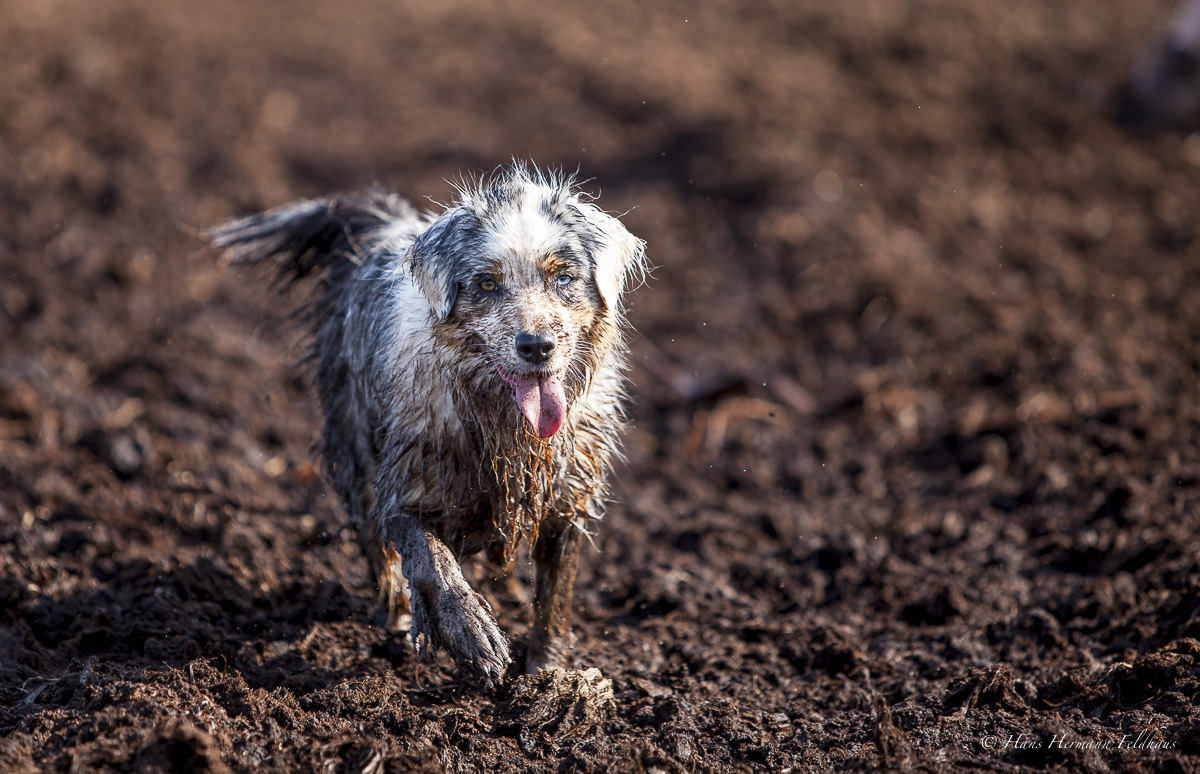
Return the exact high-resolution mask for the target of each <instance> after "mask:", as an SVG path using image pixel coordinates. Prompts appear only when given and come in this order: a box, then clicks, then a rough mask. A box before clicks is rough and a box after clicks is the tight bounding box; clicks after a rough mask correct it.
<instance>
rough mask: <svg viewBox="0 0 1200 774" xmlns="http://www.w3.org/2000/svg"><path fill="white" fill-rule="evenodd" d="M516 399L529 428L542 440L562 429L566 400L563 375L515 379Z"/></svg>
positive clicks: (519, 377)
mask: <svg viewBox="0 0 1200 774" xmlns="http://www.w3.org/2000/svg"><path fill="white" fill-rule="evenodd" d="M513 398H514V399H516V401H517V405H518V406H519V407H520V408H521V413H522V414H524V415H525V419H526V420H528V421H529V424H530V426H532V427H533V428H534V429H535V430H537V434H538V437H539V438H549V437H550V436H552V435H554V434H555V433H557V432H558V428H560V427H562V423H563V416H564V415H565V414H566V413H567V398H566V396H565V395H563V375H562V372H561V371H560V372H559V373H556V374H551V375H550V376H542V377H538V376H517V377H515V378H514V379H513Z"/></svg>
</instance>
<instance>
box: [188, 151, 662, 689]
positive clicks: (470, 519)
mask: <svg viewBox="0 0 1200 774" xmlns="http://www.w3.org/2000/svg"><path fill="white" fill-rule="evenodd" d="M208 234H209V237H210V238H211V242H212V245H213V246H214V247H215V248H223V249H224V250H225V251H226V254H227V255H228V256H229V257H230V258H231V260H232V261H234V262H235V263H251V264H258V263H268V264H271V263H273V264H275V266H276V267H277V269H278V271H279V272H280V275H281V277H283V278H284V279H285V280H288V281H289V282H290V281H291V280H294V279H296V278H299V277H302V276H304V275H307V274H310V273H318V274H319V276H320V285H319V287H318V289H317V290H316V291H315V293H314V296H313V299H312V301H311V303H310V305H309V306H308V307H306V308H305V312H304V314H305V315H306V316H307V317H308V318H309V322H310V323H311V326H312V332H313V344H312V349H311V353H310V354H311V359H312V362H313V365H314V369H315V378H316V385H317V389H318V392H319V393H320V399H321V405H322V407H323V409H324V418H325V422H324V431H323V434H322V440H321V449H320V451H321V455H322V457H323V460H324V466H325V472H326V475H327V477H328V479H329V480H330V482H331V484H332V485H333V487H334V489H335V490H337V492H338V494H339V495H340V497H341V499H342V501H343V503H344V505H345V508H346V511H347V513H348V515H349V518H350V521H351V522H352V523H353V524H354V525H355V526H356V528H357V531H358V536H359V542H360V544H361V545H362V547H363V549H364V551H365V552H366V554H367V556H368V558H369V559H370V563H371V566H372V568H373V570H374V572H375V576H376V579H377V581H378V584H379V588H380V591H381V594H382V595H383V597H384V599H385V600H386V601H387V603H388V606H389V608H390V610H391V611H392V613H393V615H396V614H398V613H400V612H402V611H403V610H404V609H405V608H406V606H410V608H409V609H410V610H411V615H412V637H413V642H414V643H415V644H416V646H417V648H418V651H419V652H421V653H422V654H424V655H432V654H435V653H436V652H437V651H438V649H439V648H445V649H446V650H447V651H449V653H450V654H451V656H453V658H454V659H455V661H456V662H457V663H458V664H459V665H460V666H463V667H466V668H468V669H470V670H472V671H474V673H475V674H476V675H477V676H479V677H481V678H483V679H484V680H486V681H488V682H491V681H494V680H498V679H500V678H502V676H503V675H504V673H505V670H506V668H507V666H508V665H509V663H510V657H509V649H508V643H507V641H506V640H505V637H504V635H503V634H502V633H501V631H500V629H499V628H498V627H497V625H496V622H495V620H494V619H493V617H492V616H491V614H490V613H489V611H488V609H487V604H486V602H485V601H484V600H483V598H482V597H480V596H479V595H478V594H476V593H475V592H474V591H472V590H471V588H470V586H469V585H468V584H467V582H466V580H465V579H464V577H463V573H462V570H461V568H460V566H459V561H461V560H462V559H464V558H465V557H467V556H469V555H471V554H473V553H475V552H477V551H479V550H481V549H485V548H486V549H488V551H489V555H490V556H494V557H497V558H501V559H503V560H504V561H505V562H506V563H507V562H508V561H509V560H511V557H512V556H513V553H514V551H515V550H516V549H517V547H518V546H519V545H520V544H521V543H522V542H527V544H528V545H529V547H530V550H531V553H532V556H533V558H534V562H535V565H536V578H537V580H536V591H535V611H534V618H535V620H534V626H533V631H532V633H531V635H530V639H529V643H528V648H527V655H526V663H525V669H526V671H527V672H534V671H536V670H538V669H540V668H546V667H555V666H564V665H566V662H567V648H568V647H569V640H570V636H571V633H570V628H571V600H572V595H573V588H574V583H575V575H576V568H577V566H578V557H579V549H580V543H581V540H582V538H583V536H584V535H585V532H586V530H587V527H588V524H589V523H590V522H591V521H593V520H595V519H598V518H600V516H601V515H602V512H603V509H604V503H605V489H606V483H605V482H606V477H607V474H608V470H609V467H610V465H611V463H612V461H613V459H614V457H615V456H616V455H617V454H618V441H619V437H620V430H621V426H622V423H623V419H624V417H623V410H622V401H623V399H624V378H623V376H622V369H623V358H624V355H625V346H624V340H623V326H624V322H623V320H624V317H623V311H622V300H621V299H622V293H623V292H624V290H625V286H626V284H627V282H628V281H629V279H630V277H631V276H638V275H640V274H641V273H642V272H644V267H645V257H644V256H645V253H644V243H643V242H642V241H641V240H639V239H637V238H635V237H634V236H633V235H632V234H630V233H629V232H628V231H627V230H626V229H625V228H624V227H623V226H622V225H621V223H620V222H619V221H618V220H617V219H616V218H615V217H613V216H611V215H608V214H606V213H605V212H603V211H602V210H601V209H600V208H599V207H597V206H596V205H595V204H593V203H592V201H591V200H590V198H589V197H587V196H586V195H585V194H582V193H581V192H580V191H579V190H578V189H577V188H576V186H575V184H574V181H573V179H571V178H564V177H562V176H558V175H553V174H547V173H542V172H539V171H537V170H530V169H527V168H526V167H524V166H523V165H520V164H517V163H514V164H513V165H512V166H511V167H508V168H506V169H504V170H502V171H500V172H497V173H496V174H494V175H493V176H492V177H491V178H489V179H486V180H483V181H480V182H478V183H471V184H465V185H463V186H461V187H460V189H459V198H458V199H457V201H456V202H454V203H453V204H452V205H450V206H448V207H446V208H445V210H444V211H443V212H441V213H435V214H420V213H418V212H417V211H416V210H415V209H414V208H413V207H412V206H411V205H410V204H409V203H408V202H406V201H405V200H403V199H401V198H400V197H398V196H396V195H394V194H389V193H385V192H381V191H374V192H369V193H367V194H363V195H358V196H347V197H337V198H330V199H319V200H306V201H299V202H295V203H293V204H289V205H286V206H284V207H280V208H279V209H275V210H271V211H269V212H265V213H262V214H258V215H253V216H250V217H247V218H244V219H242V220H237V221H233V222H231V223H227V224H225V225H222V226H218V227H216V228H214V229H212V230H211V231H209V232H208ZM406 581H407V582H406Z"/></svg>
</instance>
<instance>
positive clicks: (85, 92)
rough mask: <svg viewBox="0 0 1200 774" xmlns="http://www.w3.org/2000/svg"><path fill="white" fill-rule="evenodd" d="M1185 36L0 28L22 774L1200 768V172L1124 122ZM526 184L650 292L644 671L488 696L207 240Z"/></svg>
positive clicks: (453, 23) (736, 25)
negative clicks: (382, 593)
mask: <svg viewBox="0 0 1200 774" xmlns="http://www.w3.org/2000/svg"><path fill="white" fill-rule="evenodd" d="M1170 5H1171V3H1169V2H1166V1H1165V0H1153V1H1151V0H1145V1H1144V2H1129V1H1128V0H1092V1H1091V2H1088V3H1086V4H1079V3H1075V4H1069V3H1062V4H1056V3H1042V2H1034V1H1033V0H1011V2H1004V3H1000V2H991V3H984V2H961V1H960V2H955V1H954V0H924V1H922V2H915V1H914V2H901V1H899V0H850V1H849V2H838V3H817V2H785V1H783V0H779V1H768V2H756V3H739V2H733V1H732V0H730V1H728V2H726V1H723V0H717V1H714V2H706V3H701V4H692V3H683V2H672V1H670V0H668V1H667V2H655V3H635V2H616V0H613V1H612V2H603V3H581V2H563V3H555V4H551V3H545V4H542V3H536V2H532V1H531V0H515V2H511V3H505V4H502V5H500V4H497V5H496V6H492V5H485V4H474V3H457V2H443V3H431V4H418V3H397V2H380V1H379V0H343V1H342V2H338V3H316V2H310V0H300V1H299V2H282V0H261V1H259V0H255V1H254V2H244V1H243V0H210V2H205V3H189V2H182V0H90V1H89V2H86V3H72V2H66V1H65V0H63V1H61V2H59V1H56V0H4V1H3V2H0V73H2V74H3V77H2V78H0V770H2V771H5V772H8V771H17V772H21V771H35V770H48V771H82V772H89V771H135V770H136V771H213V772H256V774H257V773H258V772H275V771H279V772H285V771H305V770H319V771H331V772H333V771H337V772H342V771H345V772H354V773H355V774H358V773H359V772H372V773H373V772H383V771H388V772H398V771H410V770H412V771H441V770H446V771H477V772H490V771H535V772H542V771H545V772H570V771H606V770H624V771H664V772H673V771H709V770H712V771H730V770H771V771H787V770H791V771H805V772H818V771H827V770H871V769H876V768H880V767H885V768H891V769H896V770H909V771H911V770H919V771H968V770H970V771H1026V770H1033V769H1043V768H1052V769H1056V770H1060V771H1071V772H1075V771H1089V772H1102V771H1109V770H1130V771H1194V770H1197V768H1200V757H1198V756H1200V617H1198V616H1200V544H1198V542H1197V533H1198V529H1200V389H1198V388H1200V383H1198V382H1200V379H1198V377H1197V369H1198V368H1200V343H1198V337H1200V242H1198V241H1197V233H1196V228H1197V214H1198V213H1200V188H1198V186H1197V180H1198V176H1200V135H1189V134H1188V133H1187V132H1179V133H1171V134H1165V135H1159V136H1138V135H1133V134H1129V133H1127V132H1125V131H1123V130H1122V129H1121V128H1120V127H1118V126H1116V125H1114V123H1113V122H1112V121H1111V120H1110V116H1111V114H1112V109H1113V104H1114V95H1115V94H1116V92H1117V90H1118V89H1119V87H1120V85H1121V82H1122V80H1123V78H1124V77H1125V74H1126V73H1127V71H1128V68H1129V67H1130V64H1131V62H1132V61H1133V60H1134V58H1135V56H1136V55H1137V53H1138V52H1139V51H1140V49H1141V47H1142V46H1143V45H1144V44H1145V42H1146V41H1148V40H1149V39H1150V38H1152V37H1153V35H1154V34H1156V32H1157V30H1158V29H1159V27H1160V25H1161V24H1162V23H1163V22H1164V20H1165V17H1166V14H1167V13H1168V12H1169V6H1170ZM1060 6H1061V7H1060ZM512 156H517V157H522V158H526V157H527V158H533V159H534V160H536V161H537V162H539V163H541V164H544V165H560V166H563V167H566V168H567V169H575V168H576V167H578V168H579V169H580V171H581V174H582V176H583V177H584V178H591V179H592V182H589V183H587V184H586V187H587V188H588V190H590V191H593V192H597V193H601V194H602V198H601V200H600V201H601V203H602V204H603V205H604V206H605V207H606V208H607V209H609V210H610V211H616V212H626V211H628V212H627V214H625V215H624V221H625V223H626V224H627V225H628V226H629V228H630V229H631V230H632V231H634V232H635V233H637V234H638V235H639V236H642V237H643V238H645V239H646V240H647V241H648V243H649V254H650V257H651V259H652V261H653V262H654V263H655V264H656V265H657V266H658V268H657V270H656V271H655V273H654V276H653V278H652V280H651V281H650V282H649V284H648V285H647V286H645V287H643V288H640V289H638V290H637V291H636V292H635V293H634V294H633V296H632V313H631V317H632V321H633V323H634V325H635V326H636V327H637V330H638V334H637V336H636V337H635V339H634V341H633V344H632V348H633V361H634V366H633V369H632V372H631V376H632V379H633V381H634V382H635V387H634V393H635V396H636V398H635V402H634V404H633V408H632V414H633V418H634V424H635V429H634V430H633V431H632V432H631V433H630V435H629V436H628V438H627V442H626V448H627V452H628V462H627V463H626V464H625V465H624V466H623V467H622V468H621V470H620V471H619V474H618V475H617V476H616V478H615V480H614V482H613V492H614V498H615V500H616V503H615V504H614V506H613V508H612V509H611V514H610V516H609V518H607V519H606V520H605V521H604V522H603V524H601V525H600V527H599V529H598V530H597V534H596V535H595V538H594V546H593V547H588V548H587V549H586V550H585V558H584V563H583V568H582V571H581V579H580V583H579V590H578V594H577V600H576V619H577V626H576V633H577V635H578V642H577V644H576V647H575V651H574V652H575V662H576V666H577V667H578V668H579V669H580V670H583V669H585V668H587V667H595V668H598V669H599V670H600V673H601V675H602V676H603V677H602V678H600V677H597V676H596V675H595V673H589V672H584V671H579V672H569V673H567V674H565V675H557V676H547V675H543V677H542V678H541V679H535V678H525V677H522V678H513V679H511V680H510V681H509V682H507V683H506V684H505V685H503V686H500V687H498V688H496V689H495V690H492V691H487V690H483V689H479V688H476V687H472V686H470V685H468V684H466V683H464V682H463V681H461V680H460V679H459V678H458V677H456V676H455V675H454V674H453V672H452V671H451V669H450V665H449V664H448V663H446V662H445V661H444V660H443V661H439V662H437V663H434V664H422V663H418V662H417V661H416V659H415V658H414V655H413V652H412V649H411V647H410V645H409V644H408V642H407V641H406V640H405V638H404V637H403V636H401V635H397V634H395V633H392V632H389V631H387V630H385V629H383V628H380V627H378V626H375V625H373V623H372V622H373V621H374V620H375V619H374V618H373V614H374V610H375V593H374V589H373V588H372V587H371V586H370V583H369V580H368V577H367V567H366V564H365V562H364V560H363V558H362V557H361V556H360V552H359V550H358V548H357V545H356V544H355V543H354V541H353V536H352V535H351V534H349V532H348V531H347V530H346V529H344V528H343V526H342V524H343V516H342V514H341V512H340V509H339V506H338V504H337V502H336V498H335V497H334V496H333V495H332V492H331V491H330V490H329V488H328V487H327V486H326V485H325V484H324V482H323V480H322V478H321V477H320V473H319V471H320V460H318V459H316V458H315V457H314V456H313V455H312V453H311V451H310V449H311V446H312V442H313V440H314V438H315V434H316V432H317V428H318V426H319V416H318V413H317V405H316V403H315V400H314V398H313V396H312V393H311V391H310V389H309V387H308V385H307V382H306V378H305V376H304V375H303V373H301V372H299V371H297V370H296V368H295V367H294V365H293V364H294V362H295V360H296V358H297V356H298V355H299V353H300V351H301V350H300V348H301V346H302V340H301V338H300V335H299V331H298V330H297V329H296V326H295V324H294V323H293V322H292V321H291V320H290V319H289V318H288V310H289V309H290V308H291V306H292V304H293V303H294V301H295V300H297V299H296V298H295V297H294V296H293V297H290V298H281V297H279V296H277V295H274V294H272V293H271V292H270V290H269V288H268V278H267V277H264V276H259V275H256V274H254V273H253V272H247V273H245V274H239V273H237V272H235V271H233V270H228V269H222V268H221V267H219V266H218V265H217V261H216V260H215V259H214V257H213V256H211V255H208V254H206V253H205V252H204V250H203V241H202V240H201V239H200V238H199V237H198V236H197V229H200V228H203V227H205V226H209V225H213V224H215V223H217V222H220V221H221V220H223V219H226V218H229V217H233V216H236V215H240V214H243V213H246V212H248V211H251V210H254V209H258V208H263V207H269V206H274V205H278V204H281V203H283V202H285V201H288V200H290V199H293V198H296V197H302V196H316V195H321V194H326V193H330V192H336V191H345V190H354V189H357V188H361V187H363V186H366V185H369V184H371V183H373V182H382V183H384V184H387V185H389V186H391V187H393V188H395V189H396V190H397V191H399V192H401V193H402V194H404V195H406V196H409V197H410V198H413V199H414V200H416V201H418V202H424V201H425V197H430V198H432V199H433V200H437V201H445V200H448V199H450V198H451V197H452V196H453V189H452V188H451V186H450V185H449V184H448V183H447V182H445V181H446V180H447V179H453V178H456V177H458V176H459V175H460V174H462V173H466V172H471V171H478V170H485V171H486V170H490V169H492V168H494V167H495V166H497V165H498V164H500V163H503V162H505V161H507V160H508V159H509V158H510V157H512ZM495 569H496V568H490V567H486V566H484V565H481V564H476V565H472V569H471V572H472V573H473V577H475V578H476V583H477V586H478V587H479V588H480V589H481V590H483V591H484V593H485V594H486V595H487V596H488V597H489V599H491V600H492V604H493V605H494V606H495V608H496V610H497V612H498V615H499V618H500V621H501V624H502V626H503V627H504V628H505V630H506V632H508V634H509V635H510V636H511V637H512V638H513V642H514V646H515V648H516V651H517V653H518V655H519V654H520V645H519V643H520V642H521V641H522V638H523V637H524V636H525V634H526V633H527V631H528V628H529V625H530V613H529V608H528V605H527V604H523V603H525V602H527V601H528V595H529V593H530V586H529V577H530V569H529V566H528V563H527V562H526V561H524V560H523V561H522V562H519V563H518V565H517V566H516V568H515V571H514V575H513V578H514V579H513V580H512V581H505V580H503V579H498V578H497V576H498V573H497V572H496V571H495ZM603 679H607V680H610V681H611V691H612V697H611V700H607V699H605V698H604V696H605V695H606V694H605V692H606V690H607V686H606V685H604V684H603ZM588 697H592V699H594V700H593V701H590V702H589V701H587V699H588ZM597 697H600V698H597Z"/></svg>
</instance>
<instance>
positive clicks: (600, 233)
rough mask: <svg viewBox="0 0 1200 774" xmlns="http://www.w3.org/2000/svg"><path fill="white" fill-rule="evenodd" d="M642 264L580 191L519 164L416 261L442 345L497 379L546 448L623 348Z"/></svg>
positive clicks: (455, 212) (453, 210)
mask: <svg viewBox="0 0 1200 774" xmlns="http://www.w3.org/2000/svg"><path fill="white" fill-rule="evenodd" d="M644 256H645V253H644V244H643V242H642V241H641V240H640V239H637V238H636V237H634V236H633V235H632V234H630V233H629V232H628V231H626V230H625V227H624V226H622V225H621V223H620V221H618V220H617V219H616V218H614V217H612V216H611V215H608V214H606V213H605V212H603V211H602V210H601V209H600V208H599V207H597V206H595V205H594V204H592V203H591V202H590V201H588V200H586V198H583V197H581V195H580V194H579V192H578V191H576V190H575V189H574V187H573V183H572V181H571V180H569V179H566V180H564V179H561V178H558V177H555V176H547V175H544V174H542V173H540V172H532V173H531V172H529V171H528V170H526V169H525V168H524V167H522V166H519V165H514V166H513V167H512V168H510V169H507V170H505V171H504V173H502V174H501V175H500V176H499V177H498V178H497V179H495V180H493V181H489V182H486V183H483V184H480V185H478V186H473V187H471V188H470V189H464V190H463V191H462V197H461V198H460V200H459V201H458V202H457V203H456V204H455V205H453V206H452V207H450V208H448V209H447V210H446V211H445V212H444V213H443V214H442V215H441V216H440V217H438V218H437V219H436V220H435V221H434V222H433V223H432V224H431V225H430V226H429V228H428V229H427V230H426V231H425V232H424V233H423V234H421V236H420V237H418V238H417V240H416V241H415V242H414V243H413V244H412V246H411V248H410V249H409V254H408V258H409V265H410V267H411V271H412V273H413V276H414V277H415V278H416V281H417V284H418V285H419V286H420V288H421V291H422V293H423V294H424V295H425V297H426V299H428V301H429V306H430V310H431V312H430V314H431V315H432V317H433V320H434V324H435V325H436V326H438V327H439V330H440V333H441V334H442V336H443V337H444V338H445V339H447V340H448V341H450V342H451V343H452V345H454V346H457V347H460V348H462V349H463V355H464V359H463V360H462V361H461V362H463V363H464V364H465V365H466V366H467V367H473V368H480V367H482V368H484V369H492V371H491V373H490V374H489V376H492V377H498V378H499V379H500V380H501V381H502V382H503V383H504V384H505V385H507V388H509V389H511V391H512V395H513V399H514V400H515V401H516V405H517V407H518V408H519V409H520V412H521V414H522V415H523V416H524V417H525V419H526V420H527V421H528V423H529V425H530V427H531V428H532V429H533V430H534V431H535V432H536V433H537V435H538V436H539V437H541V438H549V437H551V436H553V435H554V434H555V433H557V432H558V430H559V428H560V427H561V426H562V423H563V421H564V419H565V418H566V415H567V403H568V399H569V398H572V397H574V396H575V395H576V394H577V393H578V391H579V390H580V389H581V388H582V386H583V385H584V384H586V383H587V380H588V378H589V377H590V374H591V373H592V372H593V371H594V369H595V368H596V367H597V366H598V365H599V364H600V362H602V361H603V359H604V357H605V356H607V354H608V352H607V350H608V348H610V347H611V346H613V344H614V343H615V342H616V341H617V330H618V328H619V325H620V322H621V295H622V292H623V291H624V288H625V283H626V280H627V278H628V277H629V276H630V274H631V273H640V272H642V271H643V269H644V261H645V257H644ZM468 354H474V355H476V356H477V357H475V358H466V357H465V356H466V355H468ZM472 360H473V361H474V362H471V361H472Z"/></svg>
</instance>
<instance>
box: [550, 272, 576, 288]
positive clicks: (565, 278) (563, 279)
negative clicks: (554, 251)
mask: <svg viewBox="0 0 1200 774" xmlns="http://www.w3.org/2000/svg"><path fill="white" fill-rule="evenodd" d="M574 281H575V278H574V277H572V276H571V275H570V274H563V275H561V276H560V277H559V278H558V279H557V280H555V282H556V283H558V286H559V287H560V288H565V287H566V286H567V285H570V284H571V283H572V282H574Z"/></svg>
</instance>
